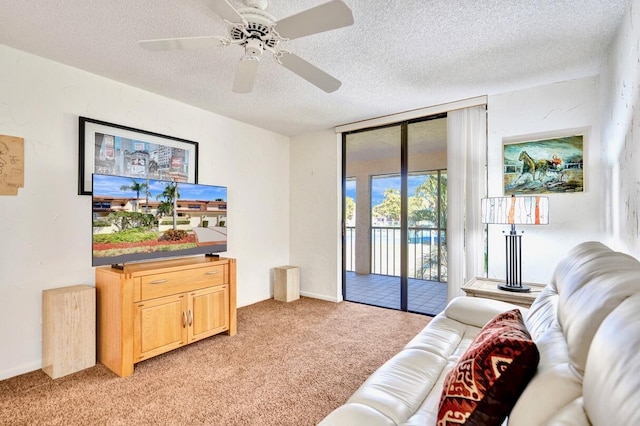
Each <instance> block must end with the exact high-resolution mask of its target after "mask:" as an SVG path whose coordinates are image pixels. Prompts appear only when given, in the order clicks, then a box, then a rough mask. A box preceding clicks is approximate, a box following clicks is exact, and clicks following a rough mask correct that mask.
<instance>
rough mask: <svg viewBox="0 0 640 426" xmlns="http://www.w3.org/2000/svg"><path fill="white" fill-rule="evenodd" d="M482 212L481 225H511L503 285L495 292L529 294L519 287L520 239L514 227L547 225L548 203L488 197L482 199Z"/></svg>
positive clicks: (544, 199) (528, 198) (539, 199)
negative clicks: (499, 290)
mask: <svg viewBox="0 0 640 426" xmlns="http://www.w3.org/2000/svg"><path fill="white" fill-rule="evenodd" d="M481 208H482V223H486V224H499V225H511V230H510V232H509V234H506V235H505V254H506V261H507V262H506V263H507V265H506V279H505V284H499V285H498V288H499V289H501V290H506V291H516V292H522V293H528V292H529V291H530V288H529V287H528V286H525V285H522V268H521V265H522V235H518V234H517V232H516V225H548V224H549V199H548V198H547V197H540V196H519V197H516V196H515V195H512V196H511V197H490V198H483V199H482V204H481ZM503 232H504V231H503ZM521 234H522V233H521Z"/></svg>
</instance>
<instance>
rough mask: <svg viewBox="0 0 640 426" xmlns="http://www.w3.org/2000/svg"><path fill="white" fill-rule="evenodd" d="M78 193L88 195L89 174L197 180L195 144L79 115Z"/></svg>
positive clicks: (89, 186)
mask: <svg viewBox="0 0 640 426" xmlns="http://www.w3.org/2000/svg"><path fill="white" fill-rule="evenodd" d="M79 142H80V146H79V156H78V157H79V164H78V194H79V195H91V193H92V188H91V175H92V174H93V173H100V174H105V175H118V176H127V177H131V178H142V179H144V178H149V179H157V180H168V181H174V182H188V183H198V143H197V142H193V141H189V140H186V139H180V138H176V137H173V136H167V135H161V134H159V133H154V132H150V131H147V130H140V129H134V128H133V127H127V126H122V125H120V124H113V123H107V122H106V121H100V120H94V119H92V118H87V117H80V121H79Z"/></svg>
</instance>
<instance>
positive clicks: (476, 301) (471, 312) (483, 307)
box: [444, 296, 528, 328]
mask: <svg viewBox="0 0 640 426" xmlns="http://www.w3.org/2000/svg"><path fill="white" fill-rule="evenodd" d="M512 309H520V311H522V316H523V317H525V318H526V316H527V312H528V309H527V308H523V307H522V306H518V305H514V304H511V303H507V302H501V301H499V300H493V299H483V298H481V297H467V296H460V297H456V298H455V299H453V300H452V301H451V302H449V304H448V305H447V307H446V308H445V309H444V314H445V316H446V317H447V318H451V319H453V320H456V321H458V322H461V323H463V324H467V325H472V326H475V327H479V328H482V327H484V325H485V324H486V323H488V322H489V321H491V320H492V319H493V318H494V317H495V316H496V315H498V314H500V313H502V312H506V311H510V310H512Z"/></svg>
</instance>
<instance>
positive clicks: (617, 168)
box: [601, 0, 640, 257]
mask: <svg viewBox="0 0 640 426" xmlns="http://www.w3.org/2000/svg"><path fill="white" fill-rule="evenodd" d="M639 3H640V2H639V1H638V0H633V1H632V2H631V5H630V6H629V10H628V12H627V14H626V15H625V17H624V19H623V21H622V23H621V25H620V27H619V29H618V33H617V36H616V38H615V40H614V42H613V43H612V46H611V49H610V53H609V57H608V61H607V63H606V64H605V66H604V67H603V71H602V73H601V75H602V77H601V85H602V90H601V92H602V99H603V113H602V141H603V143H602V157H603V162H604V164H603V169H604V171H603V178H604V180H605V193H604V197H603V205H604V206H605V211H604V213H603V214H602V221H603V222H604V224H605V226H606V229H607V234H610V235H611V237H612V240H613V241H612V243H611V245H612V246H613V247H614V248H615V249H617V250H621V251H624V252H627V253H630V254H632V255H634V256H635V257H640V102H639V99H638V97H639V96H640V47H639V46H640V33H638V25H640V7H638V6H639Z"/></svg>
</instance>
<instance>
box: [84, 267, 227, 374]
mask: <svg viewBox="0 0 640 426" xmlns="http://www.w3.org/2000/svg"><path fill="white" fill-rule="evenodd" d="M96 298H97V321H98V324H97V340H98V361H100V362H101V363H102V364H104V365H105V366H106V367H107V368H108V369H110V370H111V371H113V372H114V373H116V374H117V375H119V376H121V377H124V376H129V375H131V374H133V365H134V364H135V363H137V362H139V361H143V360H145V359H148V358H151V357H153V356H156V355H159V354H162V353H164V352H167V351H170V350H173V349H176V348H179V347H181V346H184V345H187V344H189V343H193V342H195V341H197V340H200V339H204V338H206V337H209V336H213V335H214V334H218V333H222V332H226V333H227V334H228V335H229V336H233V335H234V334H236V332H237V323H236V260H235V259H228V258H212V257H204V256H202V257H188V258H179V259H173V260H166V261H158V262H148V263H135V264H127V265H125V267H124V269H122V270H120V269H115V268H112V267H110V266H103V267H98V268H96Z"/></svg>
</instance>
